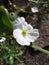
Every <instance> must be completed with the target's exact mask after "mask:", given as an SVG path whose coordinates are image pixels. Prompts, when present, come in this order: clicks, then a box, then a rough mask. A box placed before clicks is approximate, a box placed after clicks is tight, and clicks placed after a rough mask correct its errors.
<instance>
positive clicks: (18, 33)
mask: <svg viewBox="0 0 49 65" xmlns="http://www.w3.org/2000/svg"><path fill="white" fill-rule="evenodd" d="M13 36H14V38H15V39H16V41H17V42H18V43H19V44H20V45H22V46H25V45H27V46H28V45H30V42H28V41H27V40H26V39H25V38H24V37H23V35H22V34H21V30H20V29H16V30H14V31H13Z"/></svg>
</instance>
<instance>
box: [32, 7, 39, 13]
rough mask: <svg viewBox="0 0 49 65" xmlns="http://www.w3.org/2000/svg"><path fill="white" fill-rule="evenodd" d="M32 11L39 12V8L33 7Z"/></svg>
mask: <svg viewBox="0 0 49 65" xmlns="http://www.w3.org/2000/svg"><path fill="white" fill-rule="evenodd" d="M31 11H32V12H33V13H36V12H39V10H38V8H37V7H32V8H31Z"/></svg>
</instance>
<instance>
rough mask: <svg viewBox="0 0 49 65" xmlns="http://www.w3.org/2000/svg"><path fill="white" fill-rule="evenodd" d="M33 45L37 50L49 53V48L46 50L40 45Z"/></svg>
mask: <svg viewBox="0 0 49 65" xmlns="http://www.w3.org/2000/svg"><path fill="white" fill-rule="evenodd" d="M31 47H32V48H34V49H36V50H38V51H41V52H43V53H45V54H49V51H48V50H45V49H43V48H41V47H39V46H37V45H32V46H31Z"/></svg>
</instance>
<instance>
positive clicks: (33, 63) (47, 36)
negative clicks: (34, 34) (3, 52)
mask: <svg viewBox="0 0 49 65" xmlns="http://www.w3.org/2000/svg"><path fill="white" fill-rule="evenodd" d="M15 1H16V3H15ZM13 2H14V3H15V4H16V5H17V6H20V7H23V8H25V9H26V8H28V9H29V8H30V7H32V6H34V4H33V5H32V4H30V3H28V1H27V0H24V1H23V0H13ZM21 2H22V3H21ZM28 9H27V10H28ZM37 14H38V13H36V14H33V13H30V14H26V13H21V12H20V13H18V15H19V16H24V17H25V18H26V21H27V22H28V23H30V24H31V25H32V26H33V27H34V28H38V29H39V32H40V37H39V38H38V40H36V41H35V42H34V43H32V44H35V45H38V46H40V47H42V48H44V49H47V50H49V26H48V25H47V24H46V22H48V24H49V13H48V12H46V14H45V15H46V17H47V21H45V20H43V19H42V20H41V19H39V18H40V16H39V15H37ZM20 59H21V60H22V61H24V63H25V65H49V55H46V54H44V53H42V52H39V51H36V50H34V49H32V48H30V47H27V50H26V52H25V53H24V55H23V56H21V58H20ZM0 65H7V64H5V63H3V61H0ZM13 65H21V64H19V62H18V61H17V60H15V62H14V64H13Z"/></svg>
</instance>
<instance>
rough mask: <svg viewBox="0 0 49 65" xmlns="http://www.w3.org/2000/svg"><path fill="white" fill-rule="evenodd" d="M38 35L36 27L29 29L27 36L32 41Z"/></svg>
mask: <svg viewBox="0 0 49 65" xmlns="http://www.w3.org/2000/svg"><path fill="white" fill-rule="evenodd" d="M38 37H39V31H38V29H33V30H31V31H29V33H28V38H29V39H30V42H34V41H35V40H36V39H37V38H38Z"/></svg>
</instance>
